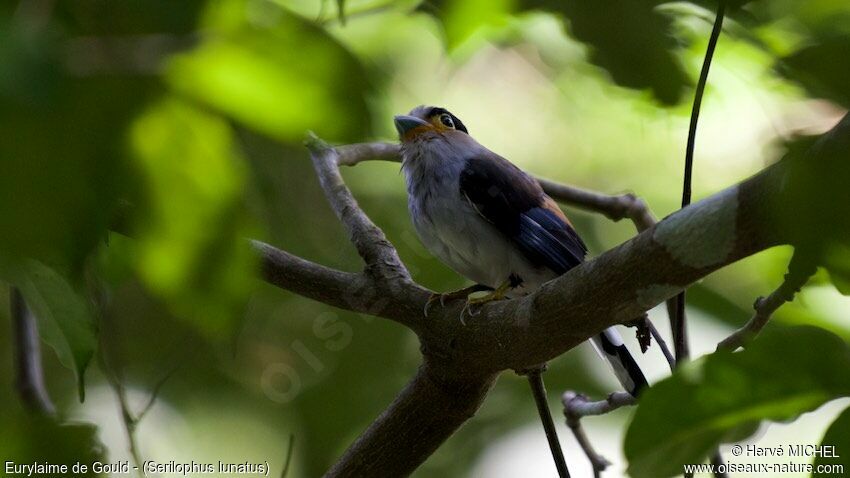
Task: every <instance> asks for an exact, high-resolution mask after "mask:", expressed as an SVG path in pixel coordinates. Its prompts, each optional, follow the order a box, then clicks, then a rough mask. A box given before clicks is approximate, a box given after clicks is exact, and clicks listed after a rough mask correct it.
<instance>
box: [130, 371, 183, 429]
mask: <svg viewBox="0 0 850 478" xmlns="http://www.w3.org/2000/svg"><path fill="white" fill-rule="evenodd" d="M181 365H183V361H182V360H180V361H178V362H177V363H176V364H175V365H174V366H173V367H171V370H169V371H168V373H166V374H165V375H163V376H162V378H160V379H159V381H157V382H156V384H154V386H153V388H152V389H151V393H150V395H149V396H148V401H147V403H146V404H145V406H144V407H142V410H141V411H140V412H139V413H137V414H136V422H140V421H142V419H143V418H145V415H147V414H148V412H149V411H150V410H151V408H153V405H154V403H156V399H157V398H159V392H160V391H161V390H162V387H163V386H165V383H166V382H168V379H170V378H171V376H172V375H174V374H175V373H176V372H177V370H179V369H180V366H181Z"/></svg>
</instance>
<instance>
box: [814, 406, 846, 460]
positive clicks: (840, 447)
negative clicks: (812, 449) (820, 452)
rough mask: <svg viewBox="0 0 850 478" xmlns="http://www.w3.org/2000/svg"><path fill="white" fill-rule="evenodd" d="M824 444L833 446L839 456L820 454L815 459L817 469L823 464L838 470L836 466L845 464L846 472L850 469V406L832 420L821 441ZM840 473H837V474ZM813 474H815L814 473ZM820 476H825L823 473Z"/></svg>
mask: <svg viewBox="0 0 850 478" xmlns="http://www.w3.org/2000/svg"><path fill="white" fill-rule="evenodd" d="M821 445H823V446H831V447H832V449H833V450H834V451H835V453H834V454H836V455H839V456H838V457H826V456H818V457H817V458H816V459H815V469H818V468H820V467H822V466H831V467H832V469H833V470H837V468H836V466H843V467H844V468H843V469H844V473H847V472H848V471H850V452H849V451H848V450H850V408H848V409H846V410H844V411H843V412H841V415H838V418H836V419H835V421H834V422H832V425H830V426H829V429H828V430H827V431H826V435H824V436H823V441H822V442H821ZM838 474H839V473H836V476H837V475H838ZM812 476H815V475H814V474H812ZM818 476H824V475H823V474H821V475H818Z"/></svg>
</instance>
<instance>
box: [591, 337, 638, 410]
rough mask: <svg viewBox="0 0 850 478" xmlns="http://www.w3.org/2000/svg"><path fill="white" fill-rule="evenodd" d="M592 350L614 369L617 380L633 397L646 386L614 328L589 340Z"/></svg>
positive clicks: (633, 360)
mask: <svg viewBox="0 0 850 478" xmlns="http://www.w3.org/2000/svg"><path fill="white" fill-rule="evenodd" d="M591 343H593V346H594V348H595V349H596V351H597V352H599V355H601V356H602V358H604V359H605V360H607V361H608V363H610V364H611V367H613V369H614V374H615V375H616V376H617V380H619V381H620V384H622V385H623V387H625V389H626V390H627V391H628V392H629V393H631V394H632V395H633V396H635V397H637V395H638V393H640V391H641V390H642V389H644V388H646V387H647V386H648V384H647V382H646V377H644V375H643V372H642V371H641V369H640V367H639V366H638V364H637V362H636V361H635V359H634V357H632V354H631V353H629V350H628V349H627V348H626V346H625V345H624V344H623V337H621V336H620V333H619V332H617V329H615V328H614V327H609V328H607V329H605V330H604V331H602V333H601V334H599V335H597V336H595V337H593V338H592V339H591Z"/></svg>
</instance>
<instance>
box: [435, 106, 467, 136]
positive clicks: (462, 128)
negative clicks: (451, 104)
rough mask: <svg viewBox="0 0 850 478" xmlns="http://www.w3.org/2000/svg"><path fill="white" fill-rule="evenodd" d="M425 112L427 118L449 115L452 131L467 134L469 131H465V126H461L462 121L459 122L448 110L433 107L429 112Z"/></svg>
mask: <svg viewBox="0 0 850 478" xmlns="http://www.w3.org/2000/svg"><path fill="white" fill-rule="evenodd" d="M427 112H428V114H427V115H426V116H427V117H428V118H433V117H434V116H436V115H444V114H445V115H449V117H450V118H451V119H452V127H453V128H454V129H456V130H458V131H463V132H464V133H466V134H469V131H467V129H466V126H465V125H464V124H463V121H461V120H460V118H458V117H457V116H455V115H453V114H452V113H451V112H450V111H449V110H447V109H445V108H440V107H439V106H434V107H432V108H431V109H430V110H427ZM440 122H442V119H441V120H440ZM443 124H445V123H443ZM446 126H448V125H446Z"/></svg>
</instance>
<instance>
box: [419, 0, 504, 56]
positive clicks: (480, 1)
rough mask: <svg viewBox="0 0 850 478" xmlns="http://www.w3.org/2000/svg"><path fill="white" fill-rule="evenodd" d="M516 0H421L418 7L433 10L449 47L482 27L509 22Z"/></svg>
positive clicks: (430, 11) (451, 47)
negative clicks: (424, 0) (425, 0)
mask: <svg viewBox="0 0 850 478" xmlns="http://www.w3.org/2000/svg"><path fill="white" fill-rule="evenodd" d="M515 3H516V0H453V1H429V2H423V3H422V4H420V6H419V7H418V9H419V10H421V11H426V12H429V13H434V14H435V15H436V16H437V17H438V18H439V19H440V22H441V23H442V24H443V29H444V30H445V35H446V44H447V47H448V49H449V50H453V49H454V48H455V47H457V46H458V45H460V44H462V43H463V42H465V41H466V40H467V39H469V38H471V37H472V36H473V35H475V34H476V33H477V32H478V31H479V30H482V29H485V28H488V27H490V28H498V27H502V26H505V25H507V24H508V22H509V20H510V16H509V14H510V13H511V11H512V10H513V7H514V4H515Z"/></svg>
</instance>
